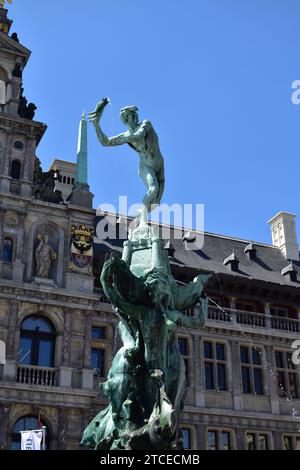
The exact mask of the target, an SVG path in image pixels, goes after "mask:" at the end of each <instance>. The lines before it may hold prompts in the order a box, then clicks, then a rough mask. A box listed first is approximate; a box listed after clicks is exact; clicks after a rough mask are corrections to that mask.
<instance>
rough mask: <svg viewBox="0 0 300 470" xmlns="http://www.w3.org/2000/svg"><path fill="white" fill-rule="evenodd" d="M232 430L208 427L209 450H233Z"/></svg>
mask: <svg viewBox="0 0 300 470" xmlns="http://www.w3.org/2000/svg"><path fill="white" fill-rule="evenodd" d="M231 448H232V446H231V432H230V431H228V430H224V429H208V431H207V449H208V450H231Z"/></svg>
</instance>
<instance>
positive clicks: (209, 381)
mask: <svg viewBox="0 0 300 470" xmlns="http://www.w3.org/2000/svg"><path fill="white" fill-rule="evenodd" d="M205 387H206V389H207V390H214V388H215V384H214V368H213V364H212V363H211V362H206V363H205Z"/></svg>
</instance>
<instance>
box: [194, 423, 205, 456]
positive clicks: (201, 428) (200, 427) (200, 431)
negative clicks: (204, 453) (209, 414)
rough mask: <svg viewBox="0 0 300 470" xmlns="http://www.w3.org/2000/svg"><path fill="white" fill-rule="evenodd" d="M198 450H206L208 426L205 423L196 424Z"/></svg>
mask: <svg viewBox="0 0 300 470" xmlns="http://www.w3.org/2000/svg"><path fill="white" fill-rule="evenodd" d="M196 436H197V439H196V443H197V448H196V450H206V426H205V424H203V423H201V424H197V426H196Z"/></svg>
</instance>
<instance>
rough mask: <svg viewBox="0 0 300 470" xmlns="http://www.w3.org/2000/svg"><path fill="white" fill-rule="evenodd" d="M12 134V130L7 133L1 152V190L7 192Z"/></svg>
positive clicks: (8, 189) (8, 188) (8, 190)
mask: <svg viewBox="0 0 300 470" xmlns="http://www.w3.org/2000/svg"><path fill="white" fill-rule="evenodd" d="M13 140H14V135H13V133H12V132H9V133H8V134H7V138H6V145H5V149H4V153H3V167H2V168H3V169H2V178H1V192H4V193H9V192H10V179H11V178H10V176H9V169H10V164H11V155H12V145H13Z"/></svg>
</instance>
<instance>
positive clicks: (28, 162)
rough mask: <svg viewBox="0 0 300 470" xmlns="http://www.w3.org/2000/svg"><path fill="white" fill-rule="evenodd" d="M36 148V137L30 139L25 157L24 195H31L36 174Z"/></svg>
mask: <svg viewBox="0 0 300 470" xmlns="http://www.w3.org/2000/svg"><path fill="white" fill-rule="evenodd" d="M35 150H36V143H35V141H34V139H33V138H30V139H28V140H27V145H26V153H25V158H24V170H23V182H22V191H21V193H22V195H24V196H31V186H32V183H33V175H34V160H35Z"/></svg>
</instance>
